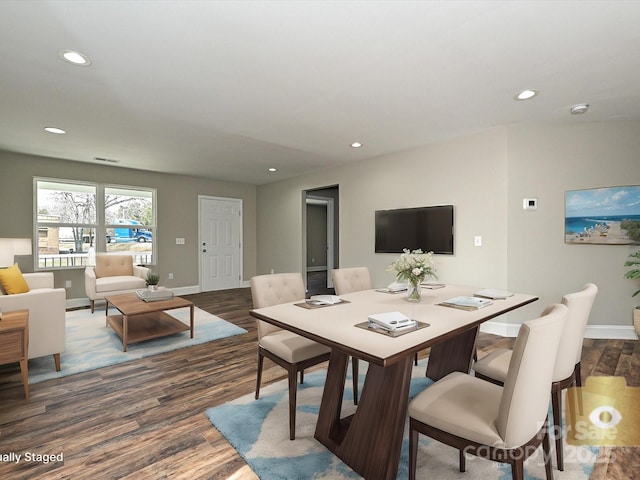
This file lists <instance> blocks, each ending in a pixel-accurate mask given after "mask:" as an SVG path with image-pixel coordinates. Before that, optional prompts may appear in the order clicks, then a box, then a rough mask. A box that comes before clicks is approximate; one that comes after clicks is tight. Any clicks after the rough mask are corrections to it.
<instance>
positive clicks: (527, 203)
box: [522, 198, 538, 210]
mask: <svg viewBox="0 0 640 480" xmlns="http://www.w3.org/2000/svg"><path fill="white" fill-rule="evenodd" d="M522 208H524V209H525V210H535V209H536V208H538V199H537V198H523V199H522Z"/></svg>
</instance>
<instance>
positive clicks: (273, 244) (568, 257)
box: [257, 122, 640, 327]
mask: <svg viewBox="0 0 640 480" xmlns="http://www.w3.org/2000/svg"><path fill="white" fill-rule="evenodd" d="M638 152H640V123H637V122H609V123H606V124H594V123H591V124H590V123H577V124H572V125H525V126H518V127H510V128H495V129H493V130H490V131H486V132H483V133H479V134H476V135H470V136H466V137H463V138H457V139H453V140H451V141H448V142H443V143H440V144H437V145H431V146H428V147H424V148H420V149H415V150H411V151H407V152H403V153H398V154H393V155H388V156H384V157H380V158H377V159H373V160H368V161H362V162H356V163H352V164H348V165H345V166H342V167H338V168H334V169H330V170H325V171H321V172H316V173H314V174H313V175H305V176H301V177H297V178H294V179H290V180H285V181H282V182H277V183H273V184H269V185H263V186H260V187H258V192H257V195H258V205H259V206H258V239H259V247H258V272H259V273H266V272H269V271H270V269H274V271H276V272H278V271H279V272H284V271H300V272H302V271H303V270H302V268H303V266H302V265H301V260H300V259H301V258H302V256H301V254H300V244H301V242H300V240H299V239H300V235H301V234H300V222H301V220H300V219H301V212H300V205H301V202H300V195H301V192H302V191H303V190H305V189H312V188H315V187H318V186H321V185H327V184H339V185H340V214H341V216H340V231H341V235H340V266H342V267H350V266H359V265H366V266H368V267H369V268H370V270H371V274H372V281H373V284H374V286H375V287H380V286H384V285H386V284H388V283H390V282H391V281H392V280H393V274H392V273H390V272H387V271H386V267H387V266H388V265H389V264H390V263H391V262H392V261H393V260H394V259H395V258H396V257H397V255H394V254H376V253H374V211H375V210H377V209H387V208H400V207H417V206H425V205H440V204H453V205H454V206H455V255H453V256H448V255H436V256H435V258H436V264H437V268H438V277H439V279H440V280H441V281H443V282H450V283H458V284H466V285H473V286H478V287H493V288H508V289H511V290H514V291H523V292H527V293H532V294H536V295H538V296H539V297H540V301H538V302H535V304H533V305H531V306H530V307H527V308H524V309H519V310H518V311H516V312H514V313H512V314H510V315H509V317H508V320H509V321H511V322H513V323H519V322H521V321H523V320H526V319H528V318H532V316H535V315H537V314H539V313H540V312H541V310H542V309H543V308H544V307H545V306H546V305H548V304H549V303H552V302H557V301H560V298H561V296H562V295H563V294H564V293H568V292H571V291H575V290H577V289H579V288H580V287H581V286H582V285H583V284H584V283H586V282H587V281H591V282H594V283H596V284H597V285H598V287H599V288H600V293H599V295H598V299H597V301H596V304H595V305H594V309H593V312H592V315H591V320H590V323H591V324H592V325H619V326H624V327H628V326H630V325H631V308H632V305H633V304H635V303H637V298H636V299H632V298H631V293H632V292H633V291H635V290H634V289H637V284H635V283H633V282H630V281H629V280H627V279H624V272H625V268H624V267H623V265H624V260H625V258H626V256H627V255H628V253H630V252H631V251H633V250H634V249H635V248H637V247H630V246H597V245H596V246H593V245H592V246H587V245H565V244H564V223H563V222H564V192H565V190H567V189H578V188H595V187H602V186H613V185H630V184H636V185H638V184H640V167H639V166H638V165H640V164H639V163H638ZM531 197H534V198H538V201H539V207H538V209H537V210H536V211H534V212H532V211H524V210H523V209H522V199H523V198H531ZM475 236H481V237H482V246H481V247H475V246H474V242H473V240H474V237H475Z"/></svg>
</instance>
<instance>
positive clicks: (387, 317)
mask: <svg viewBox="0 0 640 480" xmlns="http://www.w3.org/2000/svg"><path fill="white" fill-rule="evenodd" d="M417 327H418V324H417V322H416V321H415V320H412V319H410V318H409V317H407V316H405V315H404V314H402V313H400V312H387V313H376V314H374V315H369V328H373V329H377V330H383V331H385V332H390V333H399V332H404V331H407V330H416V329H417Z"/></svg>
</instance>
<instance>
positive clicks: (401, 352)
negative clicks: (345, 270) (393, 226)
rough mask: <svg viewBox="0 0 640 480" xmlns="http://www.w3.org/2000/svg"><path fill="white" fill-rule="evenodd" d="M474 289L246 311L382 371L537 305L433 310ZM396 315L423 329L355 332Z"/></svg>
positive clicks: (520, 299) (361, 295)
mask: <svg viewBox="0 0 640 480" xmlns="http://www.w3.org/2000/svg"><path fill="white" fill-rule="evenodd" d="M478 290H480V289H479V288H476V287H465V286H456V285H446V286H445V287H444V288H440V289H437V290H430V289H427V288H423V289H422V300H421V301H420V302H419V303H412V302H409V301H407V292H400V293H396V294H389V293H382V292H378V291H376V290H364V291H360V292H354V293H349V294H345V295H341V296H340V298H341V299H343V300H345V302H343V303H339V304H336V305H331V306H326V307H321V308H302V307H300V306H298V305H296V304H299V303H302V302H304V299H300V300H299V301H295V302H290V303H284V304H280V305H274V306H271V307H264V308H259V309H255V310H252V312H251V313H252V315H253V316H254V317H256V318H259V319H261V320H264V321H267V322H268V323H272V324H274V325H277V326H279V327H281V328H286V329H287V330H291V331H293V332H296V333H298V334H300V335H303V336H305V337H308V338H311V339H312V340H315V341H318V342H320V343H324V344H326V345H329V346H330V347H332V348H338V349H341V350H344V351H346V352H347V353H349V354H352V355H355V356H358V357H359V358H361V359H364V360H368V361H370V362H373V363H376V364H379V365H383V366H384V365H388V364H391V363H394V362H395V361H398V360H400V359H401V358H404V357H406V356H407V355H411V354H413V353H415V352H417V351H419V350H422V349H423V348H426V347H429V346H431V345H433V344H435V343H438V341H440V340H443V339H444V338H446V337H447V336H450V335H454V334H455V333H456V332H460V331H464V330H466V329H468V328H472V327H474V326H477V325H479V324H481V323H482V322H484V321H487V320H489V319H491V318H494V317H496V316H499V315H501V314H503V313H505V312H508V311H511V310H514V309H516V308H519V307H521V306H523V305H526V304H528V303H531V302H533V301H536V300H537V297H536V296H534V295H528V294H522V293H515V294H514V295H513V296H511V297H508V298H506V299H501V300H493V303H492V304H491V305H488V306H486V307H483V308H481V309H478V310H472V311H467V310H461V309H457V308H451V307H446V306H442V305H438V304H439V303H441V302H443V301H444V300H447V299H450V298H453V297H456V296H472V295H473V293H474V292H476V291H478ZM386 312H400V313H402V314H404V315H405V316H407V317H409V318H411V319H414V320H417V321H419V322H424V323H428V324H429V326H428V327H426V328H421V329H419V330H415V331H411V332H409V333H406V334H404V335H401V336H397V337H390V336H387V335H384V334H382V333H379V332H376V331H372V330H368V329H364V328H360V327H358V326H356V325H358V324H362V323H364V322H367V319H368V317H369V315H372V314H377V313H386Z"/></svg>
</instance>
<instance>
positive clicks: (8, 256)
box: [0, 238, 32, 267]
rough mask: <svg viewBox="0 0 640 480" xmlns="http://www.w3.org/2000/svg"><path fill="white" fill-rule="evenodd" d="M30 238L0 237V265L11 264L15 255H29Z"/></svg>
mask: <svg viewBox="0 0 640 480" xmlns="http://www.w3.org/2000/svg"><path fill="white" fill-rule="evenodd" d="M31 252H32V250H31V239H30V238H0V267H7V266H9V265H13V263H14V261H15V259H14V257H15V256H16V255H31Z"/></svg>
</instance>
